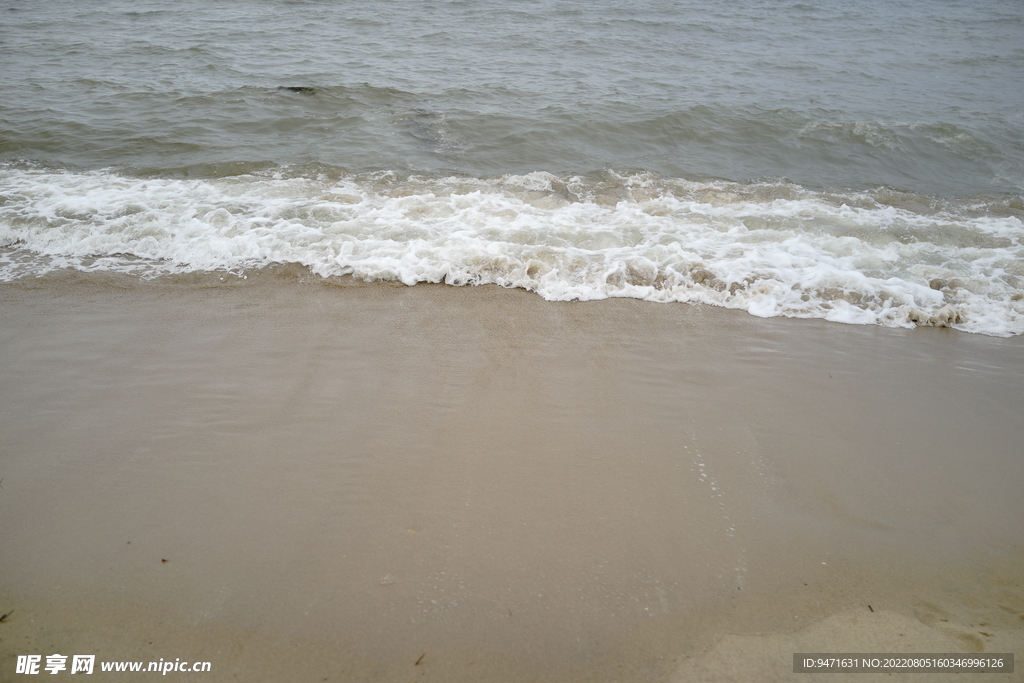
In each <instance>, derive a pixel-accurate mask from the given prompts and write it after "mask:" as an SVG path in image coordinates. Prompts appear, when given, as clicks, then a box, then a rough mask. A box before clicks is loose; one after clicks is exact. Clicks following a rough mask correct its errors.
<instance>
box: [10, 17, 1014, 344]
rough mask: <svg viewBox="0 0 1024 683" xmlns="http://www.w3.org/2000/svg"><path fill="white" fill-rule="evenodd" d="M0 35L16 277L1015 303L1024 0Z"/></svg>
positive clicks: (931, 317)
mask: <svg viewBox="0 0 1024 683" xmlns="http://www.w3.org/2000/svg"><path fill="white" fill-rule="evenodd" d="M0 55H2V57H0V64H2V66H3V69H2V73H3V75H4V81H5V83H4V86H5V87H4V94H3V97H2V98H0V281H6V282H11V281H25V280H31V279H33V278H40V277H46V278H54V277H56V278H60V277H65V276H66V275H68V274H76V277H81V273H82V272H83V271H84V272H87V273H89V272H106V271H115V272H120V273H125V274H128V275H129V276H130V277H137V278H140V279H151V278H168V277H173V276H175V275H177V274H181V273H210V274H214V275H217V274H219V275H220V276H222V277H231V278H237V279H244V278H246V277H248V275H250V274H251V273H253V272H254V271H256V270H260V271H264V272H273V270H274V268H279V267H281V266H282V265H283V266H285V267H287V268H288V269H289V272H292V271H294V269H295V268H298V269H299V270H300V271H301V272H302V273H304V274H306V275H307V276H308V277H309V278H335V277H341V276H352V277H356V278H361V279H366V280H392V281H400V282H403V283H405V284H408V285H414V284H416V283H420V282H444V283H448V284H451V285H470V284H487V283H493V284H498V285H501V286H505V287H520V288H524V289H527V290H530V291H533V292H536V293H537V294H538V295H540V296H542V297H544V298H546V299H550V300H573V299H579V300H589V299H601V298H608V297H633V298H638V299H645V300H650V301H659V302H690V303H706V304H713V305H717V306H724V307H728V308H738V309H743V310H747V311H749V312H750V313H752V314H754V315H759V316H790V317H813V318H824V319H828V320H834V321H838V322H846V323H877V324H884V325H891V326H905V327H906V326H914V325H941V326H950V327H954V328H956V329H960V330H964V331H967V332H976V333H982V334H989V335H999V336H1010V335H1018V334H1022V333H1024V245H1022V240H1024V222H1022V220H1024V5H1021V4H1020V3H1019V2H1017V1H1016V0H979V1H970V2H968V1H967V0H936V1H929V2H924V1H921V0H897V1H895V2H894V1H891V0H845V1H844V2H834V1H829V0H826V1H824V2H814V3H810V2H790V1H784V2H768V1H765V0H730V1H729V2H725V3H710V2H703V1H702V2H697V1H693V0H685V1H675V2H668V1H667V0H652V1H649V2H639V3H613V2H607V1H605V0H591V1H589V2H572V1H557V0H522V1H517V2H496V1H495V0H479V1H469V0H453V1H447V2H446V1H439V0H415V1H413V0H389V1H387V2H378V3H356V2H345V1H339V2H321V1H315V0H308V1H307V0H244V1H241V0H240V1H238V2H223V3H209V2H198V1H196V0H183V1H182V2H177V3H166V2H160V3H158V2H153V1H149V0H132V1H131V2H128V1H126V0H103V1H100V0H98V1H96V2H89V3H82V2H72V1H70V0H53V1H52V2H46V3H34V2H28V1H26V0H3V1H2V2H0Z"/></svg>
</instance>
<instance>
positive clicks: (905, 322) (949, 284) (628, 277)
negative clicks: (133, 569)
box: [0, 164, 1024, 336]
mask: <svg viewBox="0 0 1024 683" xmlns="http://www.w3.org/2000/svg"><path fill="white" fill-rule="evenodd" d="M242 168H243V169H245V168H246V167H245V166H244V165H243V166H242ZM1022 218H1024V200H1022V199H1021V197H1020V196H1018V195H1010V194H1006V195H1000V196H972V197H961V198H958V199H955V200H951V199H940V198H936V197H932V196H927V195H922V194H915V193H910V192H904V191H898V190H894V189H891V188H884V187H883V188H875V189H871V190H865V191H856V192H855V191H831V190H815V189H809V188H806V187H803V186H801V185H798V184H795V183H792V182H789V181H786V180H780V179H764V180H759V181H751V182H747V183H737V182H728V181H716V180H704V181H694V180H687V179H683V178H672V177H664V176H660V175H658V174H655V173H650V172H636V173H616V172H612V171H606V172H603V173H599V174H593V175H588V176H575V175H573V176H570V175H565V176H559V175H553V174H550V173H546V172H534V173H528V174H521V175H503V176H498V177H491V178H480V177H472V176H441V175H437V176H426V175H408V174H400V173H396V172H383V171H382V172H375V173H364V174H350V173H346V172H344V171H341V170H337V169H333V170H332V169H331V168H329V167H323V166H310V167H285V168H280V167H277V168H255V169H250V170H249V172H245V173H243V174H241V175H231V176H226V177H206V178H166V177H139V176H129V175H125V174H118V173H114V172H111V171H93V172H85V173H75V172H70V171H56V170H53V169H42V168H31V167H28V166H26V165H24V164H22V165H12V164H8V165H6V166H3V167H0V245H2V248H0V280H3V281H8V282H10V281H14V280H19V279H24V278H32V277H40V276H44V275H46V274H48V273H53V272H55V271H59V270H62V269H68V268H71V269H76V270H80V271H86V272H100V271H110V272H121V273H131V274H134V275H136V276H138V277H141V278H154V277H163V276H167V275H173V274H179V273H195V272H222V271H228V272H233V273H237V274H240V275H243V276H244V274H245V273H247V272H251V271H253V270H259V269H264V268H267V267H270V266H275V265H277V264H297V265H300V266H302V267H303V268H304V269H305V270H306V271H307V272H308V273H309V274H310V277H318V278H333V277H339V276H352V277H356V278H362V279H365V280H393V281H399V282H403V283H405V284H407V285H414V284H416V283H420V282H435V283H436V282H443V283H447V284H451V285H470V284H497V285H500V286H504V287H519V288H523V289H527V290H530V291H533V292H536V293H537V294H539V295H541V296H542V297H544V298H545V299H549V300H553V301H567V300H574V299H576V300H593V299H603V298H608V297H633V298H637V299H644V300H648V301H659V302H687V303H704V304H711V305H716V306H723V307H726V308H735V309H743V310H746V311H748V312H750V313H751V314H754V315H758V316H788V317H797V318H823V319H826V320H832V321H837V322H844V323H859V324H870V323H874V324H881V325H888V326H900V327H912V326H917V325H939V326H948V327H952V328H955V329H959V330H963V331H966V332H974V333H981V334H989V335H997V336H1010V335H1018V334H1022V333H1024V246H1022V239H1024V221H1022Z"/></svg>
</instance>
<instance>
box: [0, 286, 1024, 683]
mask: <svg viewBox="0 0 1024 683" xmlns="http://www.w3.org/2000/svg"><path fill="white" fill-rule="evenodd" d="M1022 359H1024V345H1022V340H1021V338H1019V337H1015V338H1008V339H1001V338H993V337H985V336H981V335H969V334H964V333H959V332H954V331H950V330H945V329H914V330H901V329H889V328H881V327H874V326H848V325H839V324H834V323H828V322H824V321H820V320H790V319H780V318H775V319H760V318H755V317H752V316H750V315H748V314H747V313H745V312H737V311H727V310H723V309H717V308H712V307H707V306H689V305H682V304H653V303H646V302H640V301H636V300H622V299H618V300H616V299H613V300H606V301H599V302H589V303H579V302H577V303H555V302H548V301H544V300H543V299H541V298H540V297H538V296H536V295H534V294H531V293H528V292H524V291H519V290H505V289H501V288H498V287H493V286H487V287H448V286H442V285H418V286H416V287H405V286H401V285H389V284H380V283H377V284H363V283H357V282H351V281H347V280H341V281H336V282H331V283H325V282H321V283H309V282H304V281H302V280H301V278H299V277H298V276H294V277H292V276H289V275H288V274H287V273H281V272H277V273H270V272H269V269H268V272H265V273H263V274H260V273H259V272H257V273H255V274H253V275H251V276H250V277H249V278H248V279H247V280H244V281H243V280H228V281H223V282H222V281H221V280H220V279H218V278H217V277H216V276H213V275H197V276H194V278H193V279H191V280H189V279H188V278H187V277H183V278H180V279H179V280H177V281H173V282H168V281H164V282H162V283H160V282H151V283H140V282H137V281H134V280H129V279H127V277H125V278H123V279H122V278H120V277H119V276H114V275H111V276H109V277H108V276H102V275H68V274H66V273H65V274H60V275H58V276H52V277H49V278H41V279H38V280H32V281H22V282H21V283H14V284H4V285H0V434H2V435H3V437H2V439H0V478H2V479H0V487H2V488H0V520H2V522H0V614H7V615H8V616H7V617H6V618H5V619H4V620H3V623H0V671H2V672H4V673H3V675H2V676H0V678H3V680H10V678H9V676H11V677H13V678H15V679H20V676H13V675H12V674H11V672H13V671H14V670H15V660H16V658H17V656H18V655H25V654H40V655H43V656H44V662H45V656H46V655H50V654H53V653H60V654H64V655H73V654H95V655H96V656H97V661H101V660H103V661H113V660H138V661H146V662H148V661H155V660H158V659H161V658H162V659H164V660H167V661H172V660H174V659H175V658H180V659H182V660H188V661H209V662H211V664H212V670H211V671H210V672H209V673H180V672H174V673H172V674H168V676H169V677H170V678H175V679H177V680H196V681H199V680H202V681H234V680H239V681H284V680H288V681H420V680H425V681H452V682H455V681H467V682H468V681H551V682H567V683H568V682H573V681H678V682H684V681H753V680H759V681H776V680H778V681H789V680H799V681H814V680H823V681H830V682H834V681H841V680H851V681H852V680H858V681H860V680H874V677H869V678H868V679H865V678H864V677H863V676H859V675H849V676H839V675H812V674H794V673H792V655H793V653H794V652H811V651H820V652H869V651H877V652H891V653H900V652H965V653H968V652H970V653H985V652H988V653H992V652H1016V653H1017V656H1018V657H1020V656H1022V655H1024V524H1022V521H1024V496H1022V495H1021V482H1022V481H1024V457H1022V456H1021V454H1022V446H1021V444H1022V443H1024V421H1022V420H1021V408H1022V406H1024V363H1022V362H1021V361H1022ZM1022 672H1024V667H1022V666H1021V665H1020V663H1019V662H1018V665H1017V673H1014V674H991V675H988V674H977V675H972V676H969V677H968V679H969V680H971V681H979V682H980V681H986V680H991V681H1011V680H1014V681H1019V680H1024V673H1022ZM44 673H45V672H44ZM67 673H68V672H64V675H67ZM155 675H156V674H152V673H150V674H139V675H137V677H138V678H144V679H147V680H148V679H149V678H152V677H153V676H155ZM94 676H95V679H96V680H112V681H113V680H129V679H132V675H131V674H125V673H102V672H100V671H98V670H97V672H96V673H95V674H94ZM961 679H962V677H958V675H956V674H948V675H944V674H907V675H905V676H903V677H900V676H896V675H894V676H890V677H889V678H887V680H914V681H922V680H927V681H945V680H961Z"/></svg>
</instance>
